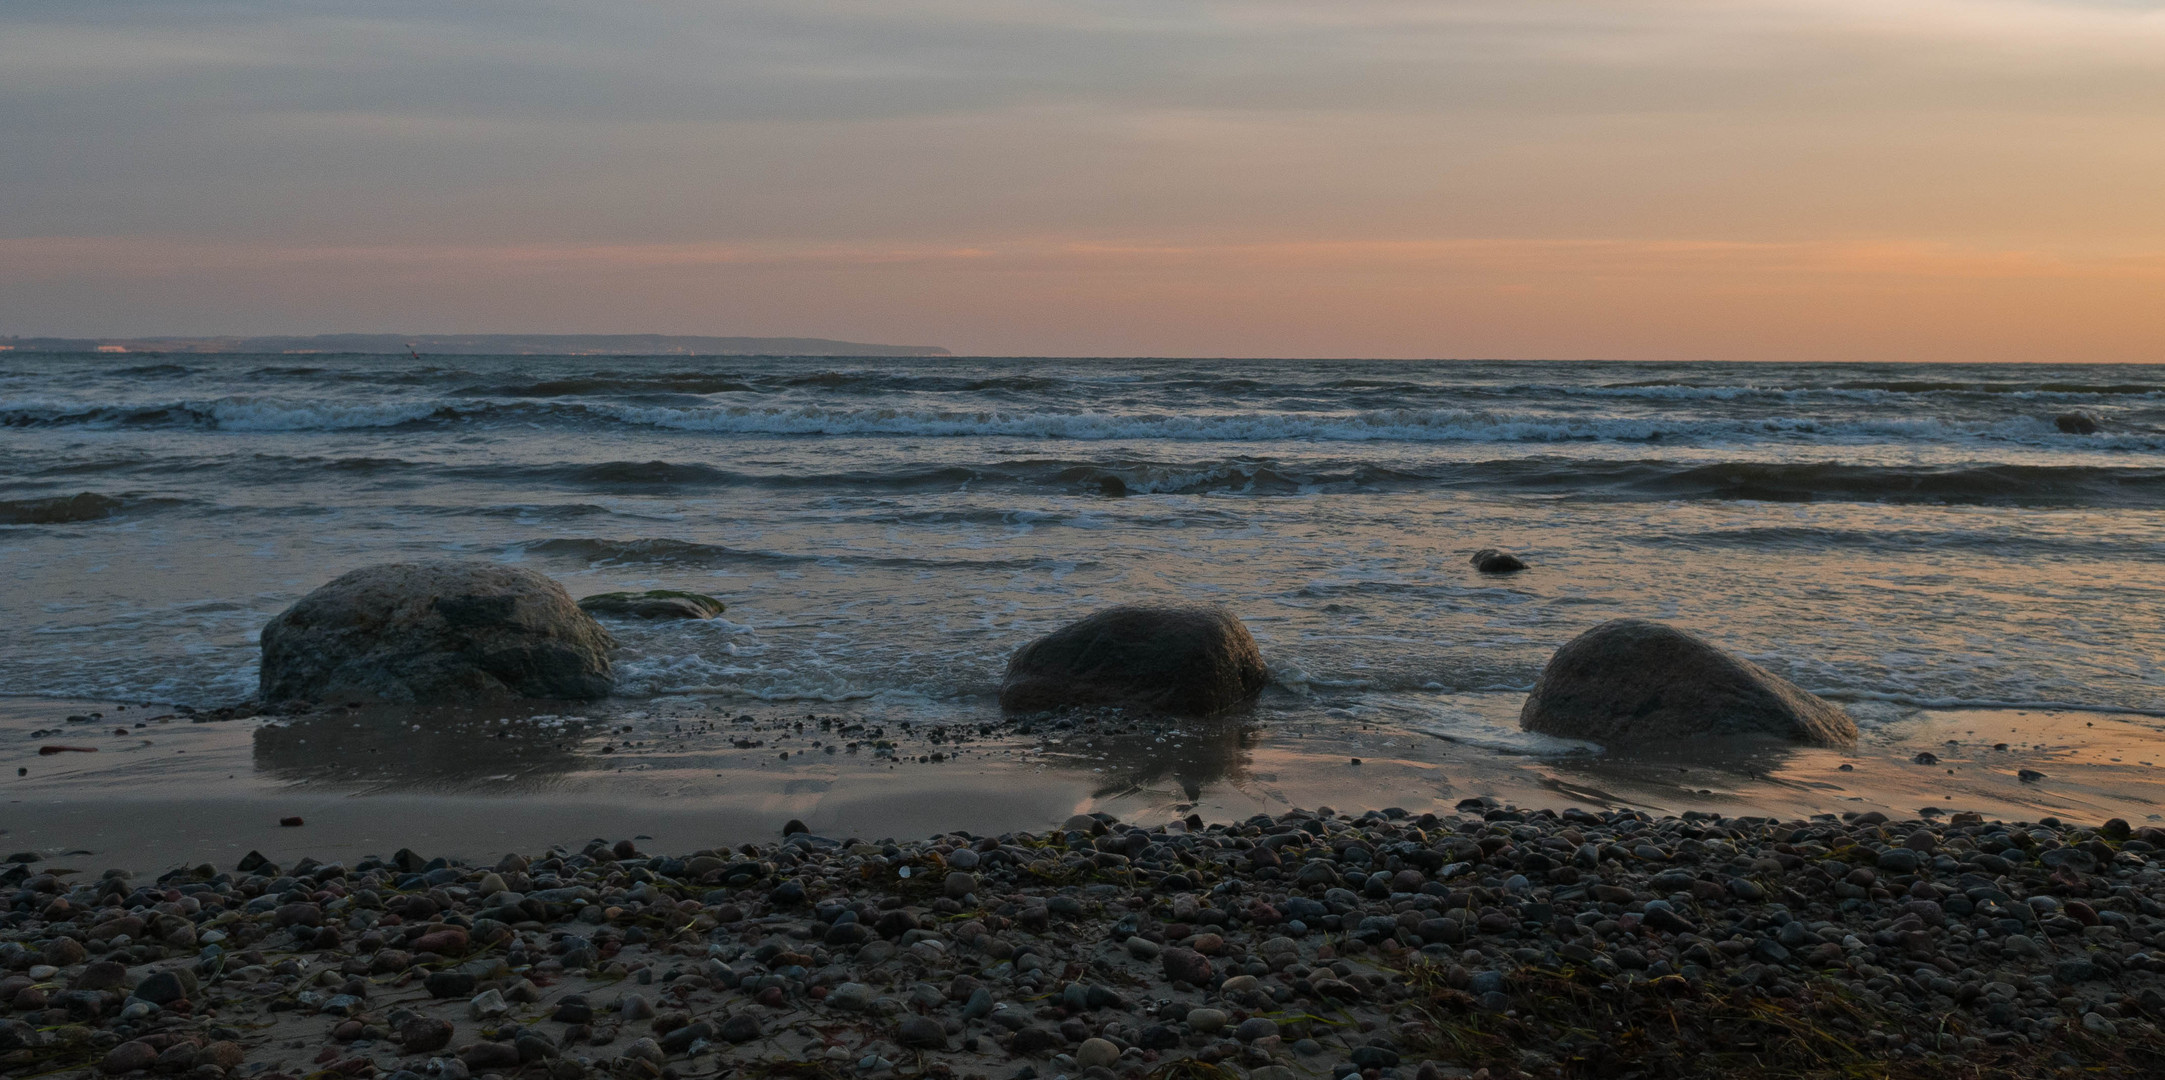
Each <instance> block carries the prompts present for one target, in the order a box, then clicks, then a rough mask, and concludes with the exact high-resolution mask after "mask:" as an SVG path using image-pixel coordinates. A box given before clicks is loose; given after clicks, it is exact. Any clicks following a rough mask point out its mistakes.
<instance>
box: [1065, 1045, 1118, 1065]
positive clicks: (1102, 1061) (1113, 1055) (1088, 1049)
mask: <svg viewBox="0 0 2165 1080" xmlns="http://www.w3.org/2000/svg"><path fill="white" fill-rule="evenodd" d="M1119 1060H1120V1048H1119V1047H1117V1046H1114V1045H1113V1044H1112V1043H1111V1042H1109V1041H1107V1040H1105V1039H1084V1040H1083V1043H1082V1045H1081V1046H1078V1047H1076V1048H1075V1064H1076V1065H1077V1066H1079V1067H1081V1068H1085V1069H1091V1068H1106V1069H1109V1068H1112V1067H1113V1063H1114V1062H1117V1061H1119Z"/></svg>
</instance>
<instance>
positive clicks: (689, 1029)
mask: <svg viewBox="0 0 2165 1080" xmlns="http://www.w3.org/2000/svg"><path fill="white" fill-rule="evenodd" d="M713 1037H714V1025H713V1024H710V1023H707V1022H706V1021H704V1020H700V1021H697V1022H694V1023H690V1024H686V1025H684V1026H683V1027H680V1028H677V1029H675V1030H673V1031H671V1032H669V1033H668V1034H666V1035H663V1036H662V1037H661V1040H660V1044H659V1045H660V1046H661V1048H662V1052H663V1053H667V1054H682V1053H687V1052H689V1051H690V1050H691V1048H692V1046H693V1044H695V1043H698V1042H701V1041H703V1040H706V1039H711V1038H713Z"/></svg>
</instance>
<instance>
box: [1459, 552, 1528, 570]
mask: <svg viewBox="0 0 2165 1080" xmlns="http://www.w3.org/2000/svg"><path fill="white" fill-rule="evenodd" d="M1467 561H1468V562H1470V563H1472V564H1473V568H1474V569H1476V570H1479V571H1480V572H1482V573H1484V574H1511V573H1516V572H1518V571H1520V570H1524V569H1526V563H1525V562H1524V561H1522V560H1521V559H1520V558H1519V557H1518V556H1516V555H1513V554H1511V553H1509V552H1505V551H1498V550H1496V549H1495V548H1482V549H1481V550H1479V551H1476V552H1474V553H1473V558H1471V559H1468V560H1467Z"/></svg>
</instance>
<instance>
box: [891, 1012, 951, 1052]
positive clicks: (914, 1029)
mask: <svg viewBox="0 0 2165 1080" xmlns="http://www.w3.org/2000/svg"><path fill="white" fill-rule="evenodd" d="M895 1041H897V1042H899V1043H901V1044H902V1045H904V1046H908V1047H913V1048H916V1049H920V1050H924V1049H931V1050H945V1049H946V1048H947V1029H946V1028H945V1027H943V1026H941V1024H940V1022H939V1021H937V1020H934V1019H932V1018H931V1017H929V1016H908V1017H904V1018H903V1020H902V1023H901V1025H900V1026H899V1027H897V1028H896V1029H895Z"/></svg>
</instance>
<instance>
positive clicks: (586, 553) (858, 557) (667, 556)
mask: <svg viewBox="0 0 2165 1080" xmlns="http://www.w3.org/2000/svg"><path fill="white" fill-rule="evenodd" d="M516 550H518V551H520V552H522V553H525V554H529V555H544V556H556V557H563V558H575V559H582V560H584V561H585V562H586V563H587V564H588V565H590V566H626V565H645V564H666V565H680V566H681V565H691V566H725V565H730V564H741V563H759V564H776V563H780V564H790V565H803V564H810V563H839V564H843V565H854V566H880V567H892V568H904V569H907V568H925V569H955V570H1030V569H1037V568H1040V567H1044V568H1055V567H1057V568H1075V567H1088V566H1095V565H1097V564H1096V563H1094V562H1089V561H1078V560H1072V559H1048V558H1025V559H953V558H927V557H916V556H900V555H872V554H866V553H863V552H831V551H823V552H817V553H813V552H786V551H762V550H758V549H750V548H733V547H727V546H724V545H721V544H704V543H699V542H697V541H692V540H675V539H670V538H667V537H653V538H643V539H632V540H596V539H575V538H570V537H558V538H555V539H550V540H536V541H533V542H531V543H526V544H520V545H517V548H516Z"/></svg>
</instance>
